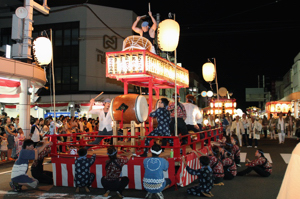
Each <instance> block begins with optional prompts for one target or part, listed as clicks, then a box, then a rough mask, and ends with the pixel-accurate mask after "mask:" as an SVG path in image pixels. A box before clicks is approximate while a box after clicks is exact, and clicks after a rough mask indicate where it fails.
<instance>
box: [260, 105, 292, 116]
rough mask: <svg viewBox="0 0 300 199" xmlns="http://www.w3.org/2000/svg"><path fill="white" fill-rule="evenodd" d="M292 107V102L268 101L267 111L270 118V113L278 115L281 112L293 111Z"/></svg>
mask: <svg viewBox="0 0 300 199" xmlns="http://www.w3.org/2000/svg"><path fill="white" fill-rule="evenodd" d="M292 107H293V104H292V102H284V101H270V102H267V103H266V113H267V114H268V118H270V114H273V115H274V116H276V117H277V116H278V114H279V113H283V114H287V113H288V112H289V111H290V112H292Z"/></svg>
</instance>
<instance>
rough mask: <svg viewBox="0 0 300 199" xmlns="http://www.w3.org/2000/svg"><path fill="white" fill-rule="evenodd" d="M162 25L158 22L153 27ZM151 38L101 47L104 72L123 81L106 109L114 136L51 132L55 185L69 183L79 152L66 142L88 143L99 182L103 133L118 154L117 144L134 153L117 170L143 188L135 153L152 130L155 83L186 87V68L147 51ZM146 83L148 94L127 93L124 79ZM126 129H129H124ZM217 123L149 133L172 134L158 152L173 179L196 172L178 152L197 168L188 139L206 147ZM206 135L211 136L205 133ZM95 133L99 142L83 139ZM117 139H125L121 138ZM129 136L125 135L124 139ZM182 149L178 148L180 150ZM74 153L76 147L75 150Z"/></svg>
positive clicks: (184, 181)
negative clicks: (196, 129)
mask: <svg viewBox="0 0 300 199" xmlns="http://www.w3.org/2000/svg"><path fill="white" fill-rule="evenodd" d="M159 31H161V30H160V27H159V29H158V32H159ZM160 42H162V41H160ZM151 48H152V44H151V43H150V42H149V41H148V40H147V39H146V38H144V37H141V36H129V37H127V38H126V39H125V40H124V43H123V51H118V52H108V53H106V77H108V78H112V79H116V80H118V81H121V82H123V84H124V94H123V95H120V96H117V97H115V98H114V99H113V100H112V101H111V106H110V114H111V117H112V119H113V120H114V121H113V136H101V135H97V133H98V132H93V133H74V134H71V135H70V134H65V135H59V136H69V137H72V140H73V141H71V142H67V143H58V142H57V138H58V137H59V136H58V135H53V136H52V138H51V139H52V141H53V143H54V144H53V145H52V154H51V156H52V168H53V178H54V185H55V186H69V187H73V186H74V172H75V171H74V168H75V167H74V162H75V159H76V158H78V156H77V155H71V154H69V153H68V152H67V148H69V147H70V146H72V147H77V148H79V147H84V146H93V151H91V150H89V151H88V156H90V155H92V154H93V153H95V154H96V155H97V157H96V162H95V164H93V165H92V167H91V172H92V173H94V174H95V176H96V179H95V181H94V182H93V184H92V187H94V188H102V185H101V178H102V176H104V175H105V162H106V160H108V157H107V154H106V147H107V146H108V145H107V144H105V140H106V139H111V138H112V139H113V144H114V146H115V147H118V148H119V154H120V155H121V153H122V151H121V150H120V149H122V150H131V151H132V152H133V153H135V154H136V156H133V157H132V159H131V160H130V161H129V162H128V164H126V165H125V166H123V168H122V176H128V177H129V179H130V181H129V185H128V186H127V188H128V189H138V190H141V189H143V186H142V181H143V175H144V168H143V160H144V158H143V157H139V156H138V155H139V150H140V151H143V149H144V148H145V147H147V146H145V145H144V139H145V137H146V136H147V134H148V133H149V132H151V131H152V130H153V123H154V122H153V120H152V118H151V117H149V113H150V112H152V110H154V109H155V108H156V106H155V103H156V100H157V99H159V98H160V96H159V91H160V89H166V88H176V89H175V90H176V92H178V91H179V89H180V88H186V87H188V86H189V85H188V84H189V72H188V70H186V69H184V68H182V67H180V66H178V65H176V64H174V63H172V62H170V61H168V60H166V59H164V58H162V57H160V56H158V55H156V54H153V53H151V52H150V49H151ZM129 84H132V85H135V86H140V87H145V88H148V93H149V94H148V96H144V95H140V94H129V93H128V85H129ZM153 90H154V91H155V96H153V94H154V93H153ZM119 129H123V135H118V130H119ZM128 129H129V130H130V133H129V132H128ZM221 132H222V131H221V129H220V128H217V129H209V130H206V131H202V132H200V133H193V139H191V135H186V136H181V137H179V136H171V137H166V136H148V137H149V138H153V139H152V141H151V144H150V146H148V147H151V146H152V143H153V141H154V140H159V139H163V138H172V139H173V141H174V145H173V146H165V147H162V148H165V151H164V152H163V153H162V154H161V155H160V157H165V158H166V159H167V160H168V162H169V169H168V171H166V172H165V173H164V175H165V177H168V178H170V179H171V181H172V184H171V185H172V186H173V185H179V186H186V185H188V184H190V183H192V182H193V181H194V180H195V179H196V178H197V176H192V175H190V174H188V173H187V172H186V170H185V167H184V166H183V164H181V163H182V160H181V157H182V156H185V157H186V161H187V164H188V165H189V166H190V167H191V168H193V169H199V168H200V163H199V160H198V158H197V157H196V155H195V154H194V153H190V154H189V153H188V152H190V151H191V148H190V145H193V146H194V147H195V148H197V150H201V151H202V152H203V153H207V148H204V141H205V140H207V143H208V146H210V142H211V140H214V141H216V137H217V136H219V137H222V135H221V134H222V133H221ZM201 133H203V134H204V135H205V138H204V139H200V134H201ZM208 135H210V137H208ZM96 137H104V139H103V140H102V141H101V142H100V144H98V145H89V144H88V142H90V141H92V140H93V139H95V138H96ZM183 137H188V143H187V144H185V145H181V143H180V139H181V138H183ZM120 139H124V140H123V141H121V140H120ZM129 139H130V141H129ZM59 146H62V148H63V151H64V152H65V153H59V152H58V151H57V149H58V147H59ZM171 149H173V151H174V156H173V157H172V156H171V157H170V151H171ZM181 150H182V153H181ZM75 154H76V153H75Z"/></svg>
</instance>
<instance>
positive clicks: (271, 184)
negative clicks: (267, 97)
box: [0, 138, 298, 199]
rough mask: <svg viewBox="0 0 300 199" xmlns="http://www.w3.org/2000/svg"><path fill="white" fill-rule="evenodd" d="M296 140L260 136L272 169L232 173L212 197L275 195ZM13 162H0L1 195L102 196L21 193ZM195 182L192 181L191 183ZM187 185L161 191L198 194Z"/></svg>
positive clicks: (66, 190) (70, 191)
mask: <svg viewBox="0 0 300 199" xmlns="http://www.w3.org/2000/svg"><path fill="white" fill-rule="evenodd" d="M297 143H298V142H297V141H296V140H295V139H287V140H286V142H285V144H284V145H279V144H278V140H276V141H275V140H269V139H264V138H262V139H261V140H260V141H259V148H261V149H263V150H264V151H265V153H266V157H267V158H268V159H269V160H270V161H272V162H273V173H272V175H271V176H270V177H268V178H262V177H259V176H258V175H257V174H255V173H253V174H250V175H247V176H243V177H239V176H238V177H235V179H233V180H232V181H225V182H224V183H225V186H222V187H214V188H213V190H212V193H213V194H214V197H213V198H222V199H227V198H228V199H229V198H230V199H235V198H243V199H252V198H255V199H256V198H258V199H260V198H261V199H274V198H276V196H277V194H278V191H279V188H280V185H281V182H282V179H283V176H284V173H285V170H286V167H287V162H288V161H289V158H290V155H291V152H292V150H293V148H294V147H295V146H296V144H297ZM241 151H242V154H241V158H242V168H239V169H238V170H241V169H243V168H244V162H245V161H244V160H245V159H246V158H249V159H250V160H252V159H253V158H254V153H255V149H254V148H246V147H242V150H241ZM11 167H12V164H11V163H10V164H4V165H3V164H2V165H0V179H1V181H0V198H7V199H12V198H39V199H46V198H49V199H50V198H78V199H79V198H93V199H102V198H104V197H102V196H101V195H102V194H103V193H104V190H103V189H91V193H89V194H85V193H80V194H75V189H74V188H70V187H54V186H49V185H42V184H41V185H40V186H39V188H38V190H33V189H26V188H24V191H22V192H21V193H14V192H12V191H11V188H10V187H9V184H8V183H9V181H10V171H11ZM45 169H46V170H51V169H52V165H51V164H47V165H45ZM193 185H196V182H194V183H193V184H192V185H190V186H188V187H191V186H193ZM188 187H184V188H179V189H178V190H177V191H175V188H174V187H171V188H169V189H168V190H166V191H164V196H165V198H166V199H167V198H172V199H176V198H197V197H193V196H189V195H187V194H186V190H187V188H188ZM145 194H146V192H145V191H136V190H125V191H124V195H125V196H127V197H125V198H127V199H129V198H135V199H137V198H143V197H144V196H145ZM107 198H117V196H116V195H115V193H114V192H113V193H112V194H111V197H107Z"/></svg>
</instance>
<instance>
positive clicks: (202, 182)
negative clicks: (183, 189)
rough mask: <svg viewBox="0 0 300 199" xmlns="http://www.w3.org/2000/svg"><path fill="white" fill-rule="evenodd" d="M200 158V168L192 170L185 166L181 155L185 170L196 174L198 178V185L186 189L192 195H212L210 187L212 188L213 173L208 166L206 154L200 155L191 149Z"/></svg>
mask: <svg viewBox="0 0 300 199" xmlns="http://www.w3.org/2000/svg"><path fill="white" fill-rule="evenodd" d="M193 152H194V153H195V154H196V155H197V157H198V158H199V160H200V165H201V168H200V169H197V170H194V169H191V168H190V167H189V166H187V164H186V161H185V157H182V161H183V164H184V165H185V167H186V171H187V172H188V173H189V174H191V175H197V176H198V180H199V185H198V186H194V187H191V188H189V189H188V190H187V192H188V194H190V195H194V196H207V197H212V196H213V194H212V193H211V189H212V188H213V173H212V169H211V168H210V166H209V162H210V160H209V158H208V157H207V156H201V157H199V155H198V154H197V152H195V151H193Z"/></svg>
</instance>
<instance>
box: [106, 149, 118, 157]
mask: <svg viewBox="0 0 300 199" xmlns="http://www.w3.org/2000/svg"><path fill="white" fill-rule="evenodd" d="M116 153H117V150H115V151H114V152H113V153H112V154H109V153H107V155H108V156H113V155H115V154H116Z"/></svg>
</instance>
